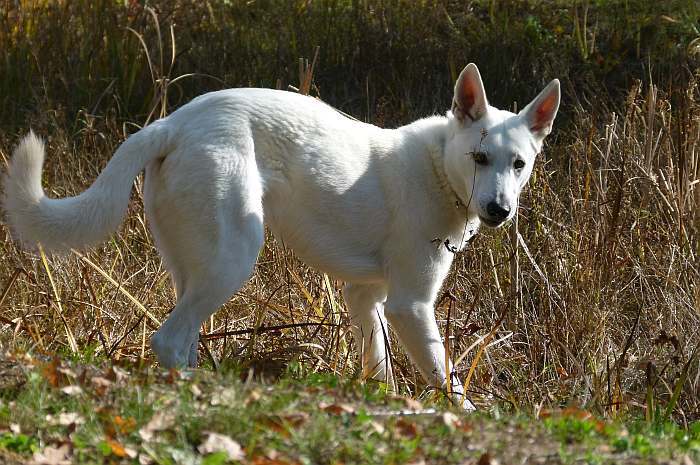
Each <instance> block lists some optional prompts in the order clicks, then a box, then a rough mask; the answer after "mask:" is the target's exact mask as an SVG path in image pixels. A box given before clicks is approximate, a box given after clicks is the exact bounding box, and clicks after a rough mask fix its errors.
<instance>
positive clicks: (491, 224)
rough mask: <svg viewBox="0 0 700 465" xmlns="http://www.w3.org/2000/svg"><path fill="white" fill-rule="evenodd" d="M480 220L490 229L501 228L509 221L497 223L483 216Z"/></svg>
mask: <svg viewBox="0 0 700 465" xmlns="http://www.w3.org/2000/svg"><path fill="white" fill-rule="evenodd" d="M479 219H480V220H481V222H482V223H483V224H485V225H486V226H488V227H489V228H499V227H501V226H503V225H504V224H505V222H506V221H507V219H504V220H498V221H496V220H492V219H490V218H487V217H484V216H481V215H479Z"/></svg>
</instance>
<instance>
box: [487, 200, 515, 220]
mask: <svg viewBox="0 0 700 465" xmlns="http://www.w3.org/2000/svg"><path fill="white" fill-rule="evenodd" d="M486 213H488V214H489V216H490V217H491V218H493V219H494V220H499V221H503V220H505V219H506V218H508V215H509V214H510V207H508V206H506V207H505V208H504V207H502V206H500V205H499V204H497V203H496V202H489V204H488V205H486Z"/></svg>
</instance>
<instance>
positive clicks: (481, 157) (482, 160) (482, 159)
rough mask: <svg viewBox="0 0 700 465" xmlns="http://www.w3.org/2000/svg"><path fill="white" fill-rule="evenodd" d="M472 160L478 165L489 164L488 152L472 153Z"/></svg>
mask: <svg viewBox="0 0 700 465" xmlns="http://www.w3.org/2000/svg"><path fill="white" fill-rule="evenodd" d="M472 158H473V159H474V163H476V164H477V165H485V164H486V163H488V160H487V158H486V152H472Z"/></svg>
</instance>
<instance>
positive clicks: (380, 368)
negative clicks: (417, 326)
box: [343, 284, 394, 386]
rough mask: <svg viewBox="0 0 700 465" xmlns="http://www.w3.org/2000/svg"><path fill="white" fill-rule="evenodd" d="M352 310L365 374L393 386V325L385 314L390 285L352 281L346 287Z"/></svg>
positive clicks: (354, 331) (366, 376)
mask: <svg viewBox="0 0 700 465" xmlns="http://www.w3.org/2000/svg"><path fill="white" fill-rule="evenodd" d="M343 295H344V296H345V302H346V303H347V306H348V312H349V314H350V325H351V328H352V332H353V336H354V337H355V342H356V344H357V351H358V353H359V354H360V359H361V363H362V377H363V378H365V379H366V378H373V379H376V380H377V381H382V382H386V383H387V384H388V385H389V386H393V384H394V379H393V373H392V371H391V360H390V358H389V355H390V350H389V339H388V336H389V328H388V327H387V323H386V318H384V301H385V300H386V286H384V285H383V284H362V285H360V284H348V285H346V286H345V288H344V289H343Z"/></svg>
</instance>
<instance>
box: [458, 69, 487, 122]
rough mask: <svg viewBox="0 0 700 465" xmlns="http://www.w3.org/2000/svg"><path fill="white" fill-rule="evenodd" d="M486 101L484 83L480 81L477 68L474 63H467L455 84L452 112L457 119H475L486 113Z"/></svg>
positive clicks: (462, 120)
mask: <svg viewBox="0 0 700 465" xmlns="http://www.w3.org/2000/svg"><path fill="white" fill-rule="evenodd" d="M487 108H488V101H487V100H486V91H485V90H484V83H483V82H481V75H480V74H479V69H478V68H477V67H476V65H475V64H474V63H469V64H468V65H467V66H466V67H465V68H464V69H463V70H462V72H461V73H459V78H458V79H457V83H456V84H455V95H454V99H453V100H452V114H453V115H454V116H455V118H457V119H458V120H459V121H461V122H464V121H465V120H467V121H468V122H471V121H476V120H478V119H479V118H481V117H482V116H484V114H485V113H486V109H487Z"/></svg>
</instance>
